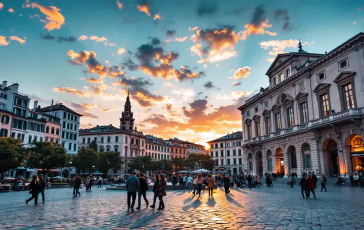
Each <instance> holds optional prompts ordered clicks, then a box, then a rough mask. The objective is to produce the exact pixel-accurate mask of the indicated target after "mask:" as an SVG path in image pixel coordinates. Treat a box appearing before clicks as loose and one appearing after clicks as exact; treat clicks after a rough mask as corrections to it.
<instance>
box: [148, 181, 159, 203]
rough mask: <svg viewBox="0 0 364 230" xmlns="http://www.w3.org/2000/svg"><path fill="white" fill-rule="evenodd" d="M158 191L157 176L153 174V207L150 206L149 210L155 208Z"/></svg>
mask: <svg viewBox="0 0 364 230" xmlns="http://www.w3.org/2000/svg"><path fill="white" fill-rule="evenodd" d="M158 189H159V176H158V175H157V174H154V185H153V193H154V197H153V205H151V206H150V207H151V208H155V203H156V201H157V197H158Z"/></svg>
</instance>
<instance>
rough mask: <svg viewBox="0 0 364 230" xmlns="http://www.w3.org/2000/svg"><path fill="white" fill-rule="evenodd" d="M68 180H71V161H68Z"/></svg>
mask: <svg viewBox="0 0 364 230" xmlns="http://www.w3.org/2000/svg"><path fill="white" fill-rule="evenodd" d="M68 163H69V165H68V180H71V165H72V161H70V162H68Z"/></svg>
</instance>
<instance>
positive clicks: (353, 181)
mask: <svg viewBox="0 0 364 230" xmlns="http://www.w3.org/2000/svg"><path fill="white" fill-rule="evenodd" d="M350 186H351V187H359V186H360V187H361V188H364V177H363V173H362V172H360V173H359V174H358V173H357V172H355V173H354V174H351V175H350Z"/></svg>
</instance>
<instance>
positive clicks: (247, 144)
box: [239, 33, 364, 177]
mask: <svg viewBox="0 0 364 230" xmlns="http://www.w3.org/2000/svg"><path fill="white" fill-rule="evenodd" d="M266 75H267V76H268V79H269V87H267V88H265V89H264V88H261V90H260V92H259V94H257V95H255V96H253V97H252V98H250V99H248V100H247V101H246V102H245V104H244V105H242V106H241V107H239V110H240V111H241V114H242V124H243V125H242V128H243V132H242V134H243V135H242V141H243V145H242V148H243V157H244V160H243V168H244V170H247V171H248V172H250V173H253V174H258V175H263V174H264V173H266V172H268V173H278V174H281V175H282V176H284V177H287V176H289V175H290V174H291V173H293V172H296V173H297V174H298V175H299V176H300V175H301V174H302V173H303V172H312V171H314V172H315V173H316V174H318V175H321V174H324V175H325V176H337V175H341V176H348V175H349V174H351V173H353V172H354V171H362V170H364V146H363V141H362V137H363V135H364V119H363V117H364V100H363V99H364V34H363V33H359V34H357V35H356V36H354V37H352V38H350V39H349V40H348V41H346V42H344V43H343V44H341V45H339V46H338V47H337V48H335V49H333V50H332V51H330V52H328V53H325V54H316V53H308V52H306V51H304V50H303V49H302V46H301V43H300V44H299V50H298V52H291V53H286V54H279V55H278V56H277V57H276V59H275V60H274V62H273V63H272V65H271V66H270V68H269V69H268V71H267V73H266Z"/></svg>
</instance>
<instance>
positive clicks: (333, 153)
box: [327, 139, 339, 177]
mask: <svg viewBox="0 0 364 230" xmlns="http://www.w3.org/2000/svg"><path fill="white" fill-rule="evenodd" d="M327 153H328V160H329V175H330V176H334V177H336V176H338V175H339V154H338V150H337V144H336V141H334V140H332V139H331V140H330V141H329V143H328V144H327Z"/></svg>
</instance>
